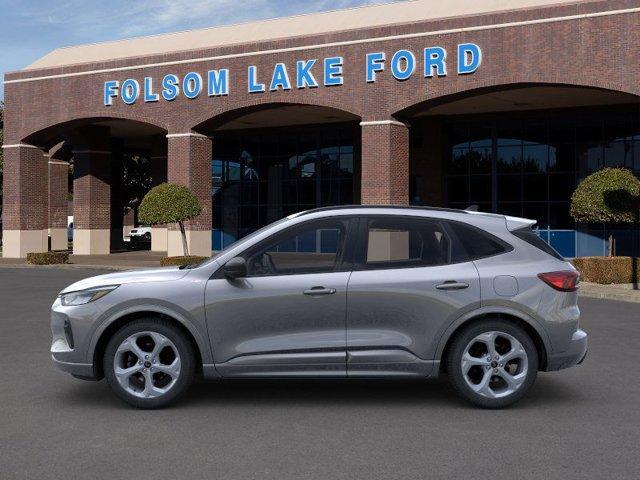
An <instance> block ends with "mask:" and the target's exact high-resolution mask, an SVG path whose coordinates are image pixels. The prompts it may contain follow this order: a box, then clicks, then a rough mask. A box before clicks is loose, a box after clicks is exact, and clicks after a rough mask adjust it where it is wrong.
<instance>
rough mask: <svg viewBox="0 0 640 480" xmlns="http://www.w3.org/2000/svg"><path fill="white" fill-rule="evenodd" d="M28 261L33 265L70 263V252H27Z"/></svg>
mask: <svg viewBox="0 0 640 480" xmlns="http://www.w3.org/2000/svg"><path fill="white" fill-rule="evenodd" d="M27 263H29V264H31V265H59V264H64V263H69V253H68V252H41V253H27Z"/></svg>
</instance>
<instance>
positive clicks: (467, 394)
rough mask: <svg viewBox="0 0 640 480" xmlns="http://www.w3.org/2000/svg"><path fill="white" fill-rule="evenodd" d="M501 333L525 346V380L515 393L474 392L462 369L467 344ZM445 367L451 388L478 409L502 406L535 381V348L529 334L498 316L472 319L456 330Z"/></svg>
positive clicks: (523, 393) (513, 400) (507, 404)
mask: <svg viewBox="0 0 640 480" xmlns="http://www.w3.org/2000/svg"><path fill="white" fill-rule="evenodd" d="M491 331H496V332H501V333H506V334H508V335H511V336H512V337H514V338H515V339H516V340H518V341H519V342H520V343H521V345H522V347H523V348H524V350H525V352H526V354H527V359H528V362H527V363H528V366H527V369H526V371H527V375H526V377H525V380H524V383H522V385H520V387H519V388H518V389H517V390H515V392H513V393H511V394H509V395H507V396H504V397H499V398H490V397H487V396H483V395H481V394H479V393H476V392H474V391H473V390H472V389H471V387H470V386H469V385H468V384H467V381H466V380H465V378H464V375H463V372H462V356H463V354H464V350H465V348H466V347H467V345H468V344H469V343H470V342H471V341H472V340H473V339H474V338H476V337H477V336H478V335H481V334H482V333H486V332H491ZM445 362H446V370H447V375H448V378H449V382H450V383H451V386H452V387H453V389H454V390H455V391H456V392H457V393H458V394H459V395H460V396H461V397H463V398H464V399H466V400H467V401H469V402H471V403H472V404H474V405H475V406H477V407H480V408H504V407H507V406H509V405H512V404H513V403H515V402H517V401H518V400H520V399H521V398H522V397H524V396H525V395H526V394H527V392H528V391H529V389H530V388H531V386H532V385H533V384H534V382H535V380H536V376H537V374H538V362H539V359H538V351H537V350H536V347H535V344H534V343H533V340H532V339H531V337H530V336H529V335H528V334H527V333H526V332H525V331H524V329H522V328H521V327H520V326H518V325H517V324H514V323H512V322H508V321H505V320H500V319H487V320H482V321H479V322H474V323H473V324H471V325H469V326H468V327H466V328H464V329H462V330H461V331H460V332H458V333H457V334H456V336H455V338H454V339H453V343H452V344H451V346H450V348H449V352H448V354H447V358H446V359H445Z"/></svg>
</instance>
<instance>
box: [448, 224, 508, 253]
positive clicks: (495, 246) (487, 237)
mask: <svg viewBox="0 0 640 480" xmlns="http://www.w3.org/2000/svg"><path fill="white" fill-rule="evenodd" d="M448 226H449V228H450V229H451V230H452V232H453V234H454V235H455V237H456V240H457V244H458V248H455V249H454V251H453V252H452V253H453V255H452V256H453V258H452V262H453V263H457V262H463V261H467V262H468V261H470V260H479V259H481V258H487V257H493V256H495V255H500V254H502V253H505V252H509V251H511V250H513V247H512V246H511V245H509V244H508V243H506V242H504V241H502V240H500V239H499V238H497V237H495V236H493V235H491V234H490V233H488V232H485V231H484V230H481V229H480V228H477V227H473V226H471V225H466V224H463V223H458V222H448Z"/></svg>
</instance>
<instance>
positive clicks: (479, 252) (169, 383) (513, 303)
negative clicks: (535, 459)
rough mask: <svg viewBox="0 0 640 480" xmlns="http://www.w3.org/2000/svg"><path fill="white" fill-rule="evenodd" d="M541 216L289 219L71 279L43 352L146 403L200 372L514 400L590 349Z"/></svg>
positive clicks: (320, 213)
mask: <svg viewBox="0 0 640 480" xmlns="http://www.w3.org/2000/svg"><path fill="white" fill-rule="evenodd" d="M534 223H535V222H533V221H531V220H525V219H521V218H512V217H505V216H501V215H492V214H481V213H475V212H467V211H460V210H444V209H427V208H411V207H335V208H326V209H318V210H312V211H308V212H303V213H299V214H295V215H291V216H290V217H287V218H285V219H283V220H280V221H278V222H276V223H274V224H271V225H269V226H267V227H265V228H263V229H261V230H259V231H257V232H255V233H253V234H251V235H249V236H247V237H245V238H243V239H242V240H240V241H238V242H236V243H235V244H233V245H231V246H230V247H229V248H227V249H225V250H224V251H223V252H221V253H219V254H218V255H217V256H216V257H214V258H212V259H211V260H208V261H207V262H205V263H203V264H200V265H198V266H195V267H186V268H165V269H156V270H144V271H131V272H124V273H114V274H109V275H101V276H98V277H93V278H88V279H85V280H82V281H80V282H77V283H74V284H73V285H70V286H69V287H67V288H66V289H64V290H63V291H62V292H61V293H60V295H59V297H58V298H57V299H56V301H55V303H54V304H53V308H52V315H51V329H52V332H53V343H52V346H51V352H52V355H53V361H54V362H55V364H56V365H57V366H58V367H59V368H60V369H62V370H63V371H66V372H69V373H71V374H72V375H74V376H76V377H78V378H84V379H101V378H103V377H106V379H107V382H108V383H109V385H110V386H111V388H112V389H113V391H114V392H115V393H116V395H118V396H119V397H120V398H121V399H123V400H124V401H126V402H127V403H129V404H131V405H133V406H135V407H140V408H155V407H161V406H164V405H167V404H169V403H171V402H173V401H174V400H176V399H177V398H178V397H180V396H181V395H182V394H183V393H184V392H185V391H186V390H187V388H188V387H189V386H190V385H191V383H192V381H193V379H194V377H195V376H196V375H202V376H204V377H205V378H251V377H254V378H255V377H260V378H265V377H286V378H300V377H323V378H389V377H393V378H398V377H414V378H429V377H434V376H437V375H439V374H446V375H447V376H448V378H449V379H450V381H451V384H452V385H453V387H454V389H455V390H456V391H457V392H458V393H459V394H460V395H461V396H462V397H464V398H466V399H467V400H469V401H471V402H472V403H474V404H475V405H477V406H480V407H485V408H498V407H504V406H506V405H509V404H511V403H513V402H515V401H516V400H518V399H520V398H521V397H522V396H523V395H525V393H526V392H527V391H528V390H529V388H531V386H532V385H533V383H534V381H535V378H536V375H537V373H538V371H539V370H542V371H552V370H559V369H562V368H567V367H570V366H573V365H576V364H578V363H580V362H582V360H583V359H584V357H585V355H586V352H587V334H586V333H585V332H584V331H582V330H580V328H579V324H578V319H579V315H580V311H579V310H578V306H577V304H576V300H577V288H578V274H577V272H576V271H575V269H574V268H573V266H572V265H571V264H570V263H568V262H566V261H565V260H564V259H563V258H562V257H560V256H559V255H558V254H557V253H556V252H555V251H554V250H553V249H551V248H550V247H549V246H548V245H547V244H546V243H544V242H543V241H542V240H540V238H539V237H538V236H537V235H536V234H535V232H534V231H533V230H532V226H533V224H534Z"/></svg>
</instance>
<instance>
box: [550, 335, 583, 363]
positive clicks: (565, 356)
mask: <svg viewBox="0 0 640 480" xmlns="http://www.w3.org/2000/svg"><path fill="white" fill-rule="evenodd" d="M588 348H589V345H588V340H587V332H585V331H584V330H577V331H576V332H575V333H574V334H573V336H572V337H571V342H569V348H568V349H567V350H566V351H564V352H561V353H557V354H553V355H549V356H548V358H547V368H546V371H547V372H552V371H555V370H562V369H563V368H569V367H573V366H574V365H579V364H580V363H582V362H583V361H584V359H585V357H586V356H587V350H588Z"/></svg>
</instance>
